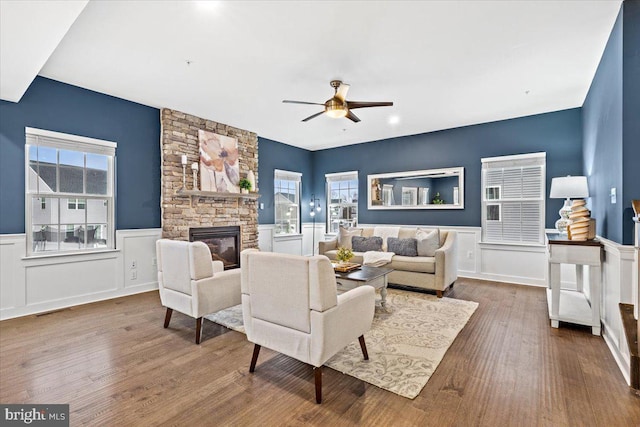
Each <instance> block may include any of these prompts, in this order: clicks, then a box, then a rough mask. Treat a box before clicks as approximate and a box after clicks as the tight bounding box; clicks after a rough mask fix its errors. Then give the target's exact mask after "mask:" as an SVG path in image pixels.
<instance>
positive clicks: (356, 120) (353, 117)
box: [346, 111, 360, 123]
mask: <svg viewBox="0 0 640 427" xmlns="http://www.w3.org/2000/svg"><path fill="white" fill-rule="evenodd" d="M346 117H347V119H349V120H351V121H352V122H354V123H358V122H359V121H360V119H359V118H358V116H356V115H355V114H353V112H352V111H349V112H348V113H347V116H346Z"/></svg>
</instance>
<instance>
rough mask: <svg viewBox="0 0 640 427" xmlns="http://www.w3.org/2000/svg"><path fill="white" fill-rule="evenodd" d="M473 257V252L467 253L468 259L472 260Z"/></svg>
mask: <svg viewBox="0 0 640 427" xmlns="http://www.w3.org/2000/svg"><path fill="white" fill-rule="evenodd" d="M472 257H473V252H471V251H467V259H471V258H472Z"/></svg>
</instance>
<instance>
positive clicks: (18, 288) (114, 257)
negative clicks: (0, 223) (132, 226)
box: [0, 229, 162, 320]
mask: <svg viewBox="0 0 640 427" xmlns="http://www.w3.org/2000/svg"><path fill="white" fill-rule="evenodd" d="M161 235H162V230H160V229H144V230H118V231H116V248H117V249H116V250H113V251H104V252H92V253H84V254H75V255H60V256H40V257H30V258H26V257H25V254H26V247H25V245H26V238H25V235H24V234H4V235H0V320H3V319H10V318H13V317H18V316H25V315H28V314H34V313H42V312H46V311H51V310H58V309H61V308H65V307H70V306H74V305H78V304H86V303H89V302H94V301H100V300H104V299H110V298H116V297H120V296H124V295H130V294H135V293H139V292H145V291H149V290H153V289H157V288H158V280H157V272H156V270H157V268H156V255H155V253H156V250H155V242H156V240H158V239H159V238H160V237H161ZM134 261H135V265H136V267H135V269H134V268H132V264H133V262H134ZM134 272H135V279H134V278H133V273H134Z"/></svg>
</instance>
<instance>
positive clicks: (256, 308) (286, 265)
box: [241, 249, 375, 403]
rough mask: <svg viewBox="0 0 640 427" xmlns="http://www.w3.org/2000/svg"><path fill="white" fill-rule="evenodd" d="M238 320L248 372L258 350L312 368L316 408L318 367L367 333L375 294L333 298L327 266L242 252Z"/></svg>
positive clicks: (361, 290)
mask: <svg viewBox="0 0 640 427" xmlns="http://www.w3.org/2000/svg"><path fill="white" fill-rule="evenodd" d="M241 263H242V272H241V275H242V315H243V319H244V327H245V330H246V332H247V338H248V340H249V341H251V342H252V343H254V344H255V345H254V349H253V357H252V359H251V365H250V368H249V372H254V370H255V366H256V362H257V360H258V354H259V353H260V348H261V346H265V347H267V348H270V349H272V350H275V351H278V352H280V353H283V354H286V355H287V356H290V357H293V358H294V359H297V360H300V361H302V362H304V363H308V364H310V365H312V366H313V367H314V372H315V385H316V402H317V403H321V402H322V365H323V364H324V363H325V362H326V361H327V360H328V359H329V358H331V357H332V356H333V355H334V354H336V353H337V352H338V351H340V350H341V349H343V348H344V347H345V346H347V345H348V344H349V343H351V342H353V341H355V340H356V338H357V339H358V340H359V341H360V347H361V349H362V354H363V356H364V359H365V360H368V358H369V357H368V355H367V347H366V345H365V342H364V333H365V332H367V331H368V330H369V329H371V322H372V321H373V313H374V308H375V302H374V298H375V297H374V295H375V293H374V292H375V291H374V289H373V288H372V287H371V286H361V287H358V288H355V289H352V290H350V291H348V292H345V293H343V294H342V295H337V292H336V279H335V273H334V271H333V267H332V266H331V262H330V261H329V259H328V258H327V257H325V256H320V255H319V256H312V257H303V256H297V255H285V254H277V253H272V252H259V251H257V250H255V249H247V250H245V251H243V252H242V254H241Z"/></svg>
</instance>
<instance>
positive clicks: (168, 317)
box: [164, 307, 173, 328]
mask: <svg viewBox="0 0 640 427" xmlns="http://www.w3.org/2000/svg"><path fill="white" fill-rule="evenodd" d="M172 314H173V308H169V307H167V314H165V315H164V327H165V328H168V327H169V322H170V321H171V315H172Z"/></svg>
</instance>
